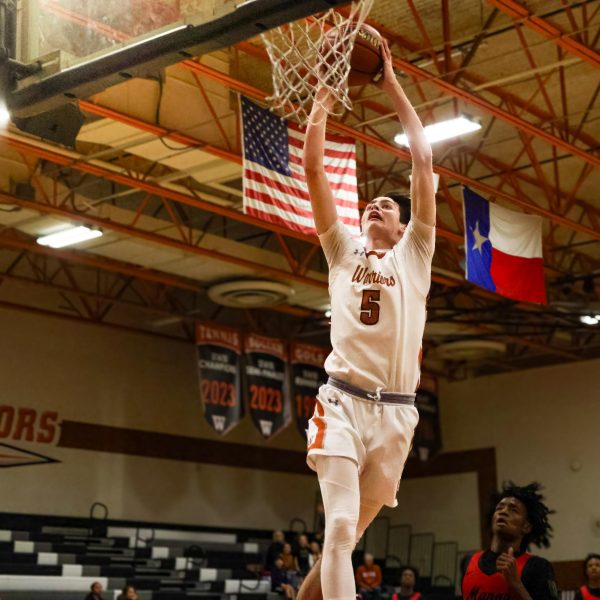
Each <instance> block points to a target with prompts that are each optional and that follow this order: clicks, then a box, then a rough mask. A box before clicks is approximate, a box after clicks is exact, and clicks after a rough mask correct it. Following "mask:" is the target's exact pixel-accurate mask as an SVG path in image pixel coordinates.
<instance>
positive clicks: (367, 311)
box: [360, 290, 381, 325]
mask: <svg viewBox="0 0 600 600" xmlns="http://www.w3.org/2000/svg"><path fill="white" fill-rule="evenodd" d="M380 297H381V290H363V295H362V302H361V303H360V322H361V323H364V324H365V325H375V323H377V322H379V300H380Z"/></svg>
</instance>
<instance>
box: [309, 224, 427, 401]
mask: <svg viewBox="0 0 600 600" xmlns="http://www.w3.org/2000/svg"><path fill="white" fill-rule="evenodd" d="M319 238H320V240H321V245H322V247H323V251H324V252H325V256H326V258H327V262H328V264H329V293H330V295H331V344H332V346H333V350H332V352H331V354H329V356H328V357H327V360H326V361H325V369H326V371H327V373H328V374H329V375H330V376H331V377H335V378H337V379H340V380H342V381H346V382H348V383H352V384H353V385H356V386H359V387H361V388H363V389H366V390H376V389H377V388H380V389H381V391H388V392H399V393H409V394H410V393H414V392H415V390H416V388H417V385H418V383H419V376H420V358H421V356H420V355H421V345H422V341H423V330H424V328H425V312H426V311H425V301H426V298H427V294H428V292H429V287H430V285H431V260H432V257H433V251H434V247H435V227H430V226H428V225H425V224H424V223H423V222H421V221H419V220H418V219H417V218H416V217H414V216H413V217H412V219H411V220H410V222H409V224H408V226H407V227H406V230H405V232H404V235H403V237H402V239H401V240H400V241H399V242H398V243H397V244H396V245H395V246H394V248H392V249H391V250H388V251H371V252H366V251H365V249H364V248H363V247H362V244H361V243H360V242H359V241H358V240H355V239H353V238H352V236H351V235H350V233H349V232H348V230H347V229H346V228H345V227H344V225H343V224H342V223H341V222H339V221H337V222H336V223H335V225H333V226H332V227H331V228H330V229H329V230H328V231H327V232H325V233H324V234H322V235H321V236H319Z"/></svg>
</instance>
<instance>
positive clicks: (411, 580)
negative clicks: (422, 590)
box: [392, 567, 421, 600]
mask: <svg viewBox="0 0 600 600" xmlns="http://www.w3.org/2000/svg"><path fill="white" fill-rule="evenodd" d="M418 578H419V576H418V574H417V571H416V569H413V568H412V567H404V568H403V569H401V571H400V589H399V591H397V592H396V593H394V594H393V595H392V600H421V594H419V592H416V591H415V587H416V585H417V579H418Z"/></svg>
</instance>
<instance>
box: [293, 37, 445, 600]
mask: <svg viewBox="0 0 600 600" xmlns="http://www.w3.org/2000/svg"><path fill="white" fill-rule="evenodd" d="M382 57H383V58H384V76H383V79H382V82H381V83H380V84H379V85H380V86H381V88H382V89H383V90H384V91H385V92H386V93H387V95H388V96H389V98H390V100H391V102H392V104H393V106H394V108H395V110H396V112H397V113H398V117H399V119H400V122H401V124H402V126H403V128H404V131H405V133H406V135H407V136H408V142H409V146H410V151H411V155H412V180H411V199H410V203H411V213H412V216H411V218H410V221H409V222H406V221H407V220H406V219H403V220H401V218H400V207H399V205H398V204H397V203H396V202H394V201H393V200H392V199H391V198H389V197H379V198H375V199H374V200H372V201H371V202H369V203H368V205H367V207H366V209H365V211H364V214H363V217H362V221H361V225H362V232H363V235H364V236H365V238H366V243H365V245H364V247H363V245H362V244H361V243H360V242H359V241H357V240H354V239H353V238H352V237H351V236H350V234H349V233H348V231H347V230H346V228H345V227H344V226H343V225H342V223H341V222H340V221H339V220H338V216H337V211H336V205H335V200H334V197H333V193H332V191H331V189H330V187H329V184H328V182H327V177H326V174H325V167H324V148H325V127H326V121H327V111H326V110H325V108H324V106H327V105H328V104H329V103H330V102H331V99H330V97H329V95H328V92H327V91H326V90H325V89H324V88H322V89H321V90H319V91H318V92H317V99H318V100H319V101H320V102H315V103H314V105H313V109H312V113H311V117H310V123H309V126H308V129H307V132H306V140H305V144H304V169H305V173H306V180H307V183H308V189H309V192H310V197H311V203H312V208H313V216H314V221H315V226H316V229H317V233H318V234H319V239H320V241H321V245H322V247H323V251H324V252H325V256H326V258H327V262H328V265H329V289H330V294H331V311H332V314H331V343H332V346H333V351H332V352H331V354H330V355H329V357H328V358H327V361H326V363H325V368H326V370H327V373H328V375H329V381H328V384H326V385H324V386H323V387H322V388H321V389H320V390H319V395H318V398H317V404H316V408H315V414H314V416H313V418H312V419H311V422H310V424H309V439H308V463H309V465H310V466H311V467H312V468H313V469H314V470H316V471H317V475H318V478H319V485H320V487H321V493H322V495H323V503H324V506H325V543H324V546H323V559H322V564H321V568H320V573H319V568H318V567H317V568H313V570H312V571H311V572H310V573H309V575H308V576H307V578H306V580H305V582H304V584H303V586H302V588H301V590H300V594H299V600H315V599H316V598H319V597H320V596H321V590H322V595H323V598H324V599H325V600H354V599H355V596H356V588H355V583H354V575H353V571H352V562H351V555H352V551H353V549H354V547H355V545H356V543H357V542H358V540H359V539H360V537H361V536H362V534H363V533H364V531H365V529H366V528H367V526H368V525H369V523H370V522H371V521H372V520H373V519H374V518H375V516H376V515H377V513H378V512H379V510H380V509H381V507H382V506H383V505H388V506H395V505H396V504H397V501H396V493H397V489H398V485H399V482H400V477H401V474H402V469H403V467H404V463H405V461H406V458H407V456H408V452H409V449H410V444H411V441H412V436H413V432H414V428H415V427H416V425H417V422H418V413H417V410H416V409H415V407H414V395H415V390H416V387H417V385H418V381H419V371H420V367H419V364H420V350H421V344H422V338H423V329H424V326H425V303H426V297H427V294H428V291H429V286H430V283H431V260H432V257H433V251H434V240H435V192H434V185H433V169H432V152H431V147H430V145H429V142H428V141H427V139H426V137H425V133H424V130H423V126H422V124H421V122H420V120H419V117H418V116H417V114H416V112H415V111H414V109H413V107H412V106H411V104H410V102H409V100H408V98H407V97H406V95H405V93H404V91H403V90H402V88H401V86H400V84H399V83H398V81H397V80H396V76H395V74H394V71H393V67H392V60H391V54H390V50H389V47H388V45H387V43H385V42H384V43H383V47H382Z"/></svg>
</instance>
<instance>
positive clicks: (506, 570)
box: [496, 546, 521, 588]
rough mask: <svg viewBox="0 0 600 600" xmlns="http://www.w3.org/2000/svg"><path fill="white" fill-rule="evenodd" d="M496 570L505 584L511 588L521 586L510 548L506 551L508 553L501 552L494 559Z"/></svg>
mask: <svg viewBox="0 0 600 600" xmlns="http://www.w3.org/2000/svg"><path fill="white" fill-rule="evenodd" d="M496 570H497V571H498V572H499V573H502V575H503V576H504V579H506V583H508V585H509V586H510V587H511V588H516V587H518V586H519V585H520V584H521V578H520V577H519V571H518V570H517V561H516V560H515V552H514V550H513V549H512V546H511V547H510V548H509V549H508V552H503V553H502V554H501V555H500V556H499V557H498V558H497V559H496Z"/></svg>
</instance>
